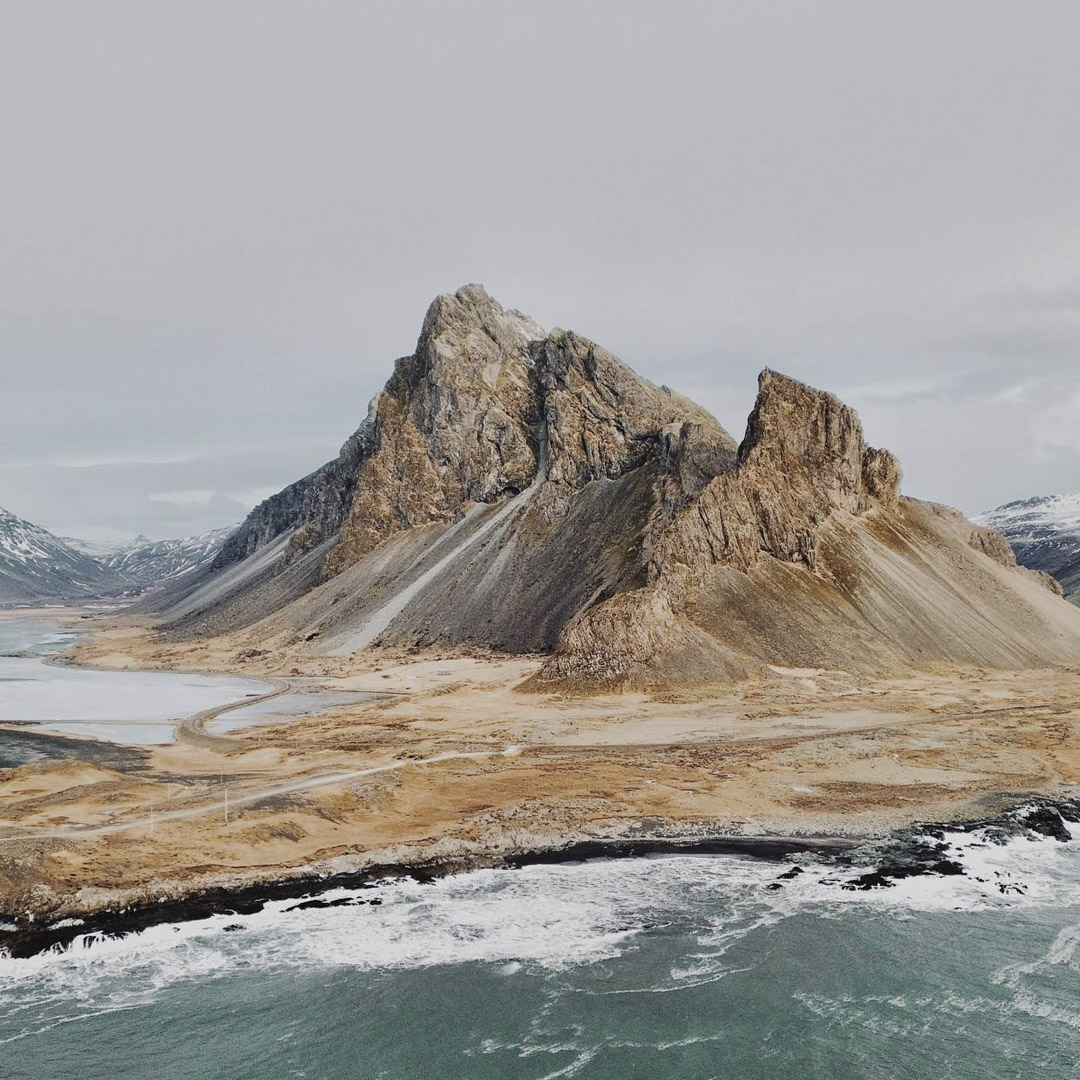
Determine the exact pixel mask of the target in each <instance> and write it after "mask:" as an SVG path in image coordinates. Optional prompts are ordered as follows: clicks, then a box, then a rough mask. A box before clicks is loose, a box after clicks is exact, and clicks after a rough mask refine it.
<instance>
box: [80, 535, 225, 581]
mask: <svg viewBox="0 0 1080 1080" xmlns="http://www.w3.org/2000/svg"><path fill="white" fill-rule="evenodd" d="M235 527H236V526H230V527H229V528H227V529H213V530H211V531H210V532H205V533H201V534H200V535H199V536H187V537H184V538H183V539H180V540H149V539H147V538H146V537H145V536H138V537H136V538H135V539H134V540H132V541H131V542H130V543H127V544H122V545H121V546H120V547H116V548H113V549H112V550H111V551H108V552H105V553H104V554H101V555H99V556H98V559H99V560H100V561H101V563H102V564H103V565H104V566H105V567H107V568H108V569H109V570H112V571H115V572H116V573H117V574H119V575H120V576H121V577H122V578H123V579H124V580H125V581H129V582H131V583H132V584H133V585H159V584H162V583H163V582H167V581H175V580H176V579H177V578H179V577H183V576H184V575H185V574H190V573H192V572H193V571H195V570H199V569H201V568H202V567H204V566H206V565H207V564H208V563H209V562H210V561H211V560H212V559H213V558H214V556H215V555H216V554H217V553H218V551H219V550H220V548H221V545H222V544H223V543H224V542H225V538H226V537H227V536H228V535H229V533H231V532H232V531H233V529H235Z"/></svg>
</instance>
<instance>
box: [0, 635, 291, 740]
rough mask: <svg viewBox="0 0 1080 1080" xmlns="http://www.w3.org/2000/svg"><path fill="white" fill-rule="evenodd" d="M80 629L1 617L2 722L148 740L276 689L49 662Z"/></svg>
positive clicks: (170, 734) (164, 736)
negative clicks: (199, 716) (188, 720)
mask: <svg viewBox="0 0 1080 1080" xmlns="http://www.w3.org/2000/svg"><path fill="white" fill-rule="evenodd" d="M76 637H77V631H75V630H73V629H68V628H65V627H61V626H57V625H56V624H54V623H50V622H49V621H47V620H45V619H38V618H34V617H25V618H23V617H18V618H6V619H0V723H9V724H10V723H16V724H20V725H22V724H25V725H28V726H31V727H33V728H35V729H37V730H42V731H50V732H56V733H58V734H64V735H81V736H89V737H91V738H95V739H104V740H108V741H110V742H118V743H126V744H134V745H153V744H161V743H169V742H173V741H174V740H175V725H176V723H177V722H178V721H179V720H181V719H182V718H184V717H185V716H191V715H193V714H195V713H199V712H203V711H205V710H207V709H214V708H217V707H219V706H222V705H228V704H230V703H232V702H237V701H243V700H244V699H245V698H248V697H257V696H259V695H260V694H265V693H267V692H268V691H270V690H271V689H273V688H272V687H271V686H270V685H269V684H267V683H264V682H259V681H256V680H254V679H241V678H234V677H228V676H219V675H186V674H181V673H177V672H165V671H97V670H93V669H89V668H76V667H65V666H63V665H60V664H55V663H50V662H48V658H49V656H50V654H54V653H57V652H60V651H62V650H63V649H64V648H66V647H67V646H69V645H70V644H71V643H72V642H73V641H74V640H75V639H76Z"/></svg>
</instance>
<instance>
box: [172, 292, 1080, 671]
mask: <svg viewBox="0 0 1080 1080" xmlns="http://www.w3.org/2000/svg"><path fill="white" fill-rule="evenodd" d="M161 615H162V620H163V629H164V630H165V631H166V632H167V633H170V634H172V635H173V636H177V637H184V636H202V635H210V634H220V633H224V632H228V631H238V630H241V629H244V628H249V633H250V636H253V637H257V638H259V639H261V640H265V641H272V642H274V643H276V644H280V645H281V646H285V647H296V648H304V649H309V650H311V651H313V652H317V653H321V654H328V655H348V654H350V653H353V652H356V651H358V650H361V649H364V648H367V647H369V646H372V645H380V646H381V645H389V646H419V647H424V646H430V645H440V646H459V647H463V648H471V649H476V648H481V649H497V650H504V651H510V652H516V653H542V654H546V655H547V659H546V661H545V663H544V665H543V668H542V670H541V671H540V673H539V675H538V676H537V677H536V679H537V683H538V684H561V685H569V686H577V687H590V686H606V685H636V684H642V685H645V684H648V685H655V684H658V683H659V684H663V683H686V682H694V681H708V680H712V679H717V678H731V677H739V676H742V675H746V674H748V673H751V672H754V671H761V670H762V669H763V668H764V667H765V666H766V665H770V664H772V665H784V666H790V667H828V668H844V669H846V670H852V671H867V672H884V671H904V670H910V669H911V668H913V667H920V666H921V667H925V666H928V665H933V664H936V663H940V662H950V663H961V664H972V665H982V666H998V667H1020V666H1038V665H1045V664H1075V663H1077V662H1078V661H1080V611H1077V610H1076V609H1075V608H1073V607H1071V606H1070V605H1068V604H1065V603H1063V602H1062V601H1061V599H1060V598H1059V597H1058V596H1057V595H1056V594H1055V593H1054V592H1053V591H1051V589H1050V588H1049V587H1048V583H1047V580H1046V579H1045V578H1044V577H1042V576H1040V575H1038V574H1034V573H1032V572H1029V571H1026V570H1023V569H1021V568H1018V567H1017V566H1016V561H1015V558H1014V556H1013V554H1012V551H1011V550H1010V548H1009V546H1008V544H1007V543H1006V542H1005V540H1004V539H1003V538H1002V537H1001V536H1000V535H998V534H997V533H994V532H992V531H989V530H986V529H984V528H981V527H979V526H976V525H973V524H971V523H970V522H968V521H966V520H965V519H964V518H963V517H962V516H961V515H960V514H958V513H956V512H955V511H952V510H949V509H947V508H944V507H940V506H935V505H932V504H928V503H923V502H919V501H918V500H914V499H910V498H905V497H902V496H901V494H900V471H899V467H898V465H897V463H896V461H895V460H894V459H893V457H892V455H891V454H889V453H888V452H887V451H884V450H878V449H874V448H873V447H870V446H869V445H867V443H866V442H865V440H864V438H863V433H862V429H861V426H860V424H859V421H858V417H857V416H856V415H855V413H854V412H853V411H852V410H851V409H849V408H847V407H846V406H845V405H843V404H842V403H841V402H840V401H838V400H837V399H836V398H835V397H833V396H832V395H831V394H827V393H823V392H821V391H819V390H815V389H813V388H811V387H809V386H805V385H803V384H802V383H799V382H796V381H795V380H793V379H790V378H788V377H786V376H784V375H781V374H779V373H777V372H774V371H765V372H763V373H762V375H761V377H760V380H759V386H758V396H757V400H756V403H755V405H754V409H753V412H752V413H751V415H750V418H749V421H748V424H747V429H746V433H745V436H744V438H743V439H742V441H741V443H738V444H736V442H735V440H734V439H733V438H732V437H731V436H730V435H729V434H728V433H727V432H726V431H724V430H723V428H722V427H721V426H720V425H719V424H718V423H717V422H716V420H715V419H714V418H713V417H712V416H711V415H709V414H708V413H707V412H706V411H705V410H703V409H701V408H700V407H699V406H698V405H696V404H694V403H693V402H692V401H689V400H688V399H686V398H684V397H682V396H680V395H679V394H676V393H674V392H673V391H671V390H669V389H668V388H666V387H656V386H654V385H653V384H651V383H649V382H647V381H646V380H644V379H642V378H640V377H639V376H637V375H636V374H635V373H634V372H632V371H631V370H630V369H629V368H628V367H626V365H624V364H623V363H622V362H621V361H619V360H618V359H617V358H616V357H614V356H613V355H612V354H611V353H609V352H607V351H606V350H604V349H602V348H601V347H600V346H598V345H596V344H594V343H593V342H591V341H589V340H587V339H585V338H583V337H581V336H579V335H577V334H575V333H572V332H568V331H564V330H553V331H551V332H545V331H544V330H542V329H541V328H540V327H539V326H537V325H536V324H535V323H534V322H532V320H530V319H529V318H527V317H526V316H524V315H522V314H521V313H519V312H516V311H507V310H504V309H503V308H502V307H501V306H500V305H499V304H498V303H496V302H495V301H494V300H493V299H492V298H491V297H490V296H488V295H487V293H486V292H484V290H483V289H482V288H481V287H480V286H475V285H471V286H466V287H464V288H462V289H459V290H458V291H457V292H456V293H454V294H453V295H448V296H441V297H438V298H437V299H436V300H435V301H434V303H433V304H432V305H431V307H430V308H429V310H428V313H427V316H426V318H425V320H424V324H423V327H422V330H421V333H420V338H419V340H418V342H417V347H416V351H415V352H414V353H413V354H412V355H411V356H407V357H404V358H402V359H400V360H398V361H397V362H396V364H395V366H394V371H393V374H392V375H391V378H390V380H389V381H388V382H387V384H386V386H385V388H384V390H383V391H382V393H380V394H379V395H378V396H377V397H376V398H375V400H374V401H373V402H372V404H371V406H370V407H369V410H368V415H367V418H366V419H365V421H364V422H363V424H361V426H360V428H359V429H358V430H357V432H356V433H355V434H354V435H353V436H352V437H351V438H349V439H348V440H347V441H346V443H345V444H344V446H343V447H342V450H341V452H340V454H339V455H338V457H337V458H335V459H334V460H333V461H331V462H329V463H328V464H326V465H325V466H323V467H322V468H321V469H318V470H316V471H315V472H314V473H312V474H310V475H309V476H307V477H304V478H303V479H301V480H299V481H297V482H296V483H294V484H292V485H290V486H289V487H287V488H285V489H284V490H283V491H281V492H279V493H278V494H277V495H275V496H273V497H271V498H270V499H268V500H266V501H265V502H264V503H262V504H261V505H260V506H258V507H256V509H255V510H254V511H253V512H252V513H251V515H250V516H249V517H248V518H247V520H246V521H245V522H244V523H243V524H242V525H241V526H240V528H239V529H237V530H236V532H234V533H233V534H232V535H231V536H230V537H229V538H228V540H226V542H225V544H224V545H223V546H222V548H221V551H220V552H219V553H218V555H217V557H216V558H215V559H214V561H213V563H212V564H211V565H210V567H209V568H208V569H207V570H205V571H203V572H201V573H199V574H195V575H192V577H191V578H190V579H188V581H187V582H185V584H184V586H183V588H180V589H173V590H170V591H169V592H168V593H167V594H166V598H165V600H164V601H163V604H162V611H161Z"/></svg>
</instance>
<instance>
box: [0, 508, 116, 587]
mask: <svg viewBox="0 0 1080 1080" xmlns="http://www.w3.org/2000/svg"><path fill="white" fill-rule="evenodd" d="M123 584H124V582H123V580H122V579H121V578H120V577H119V576H118V575H117V574H116V573H115V571H113V570H111V569H110V568H108V567H106V566H103V565H102V564H101V563H100V562H98V561H97V560H96V559H95V558H93V557H92V556H90V555H88V554H86V553H85V552H83V551H78V550H76V549H75V548H73V547H72V546H71V545H70V544H68V543H65V542H64V541H63V540H62V539H60V537H58V536H54V535H53V534H52V533H51V532H49V531H48V530H47V529H43V528H41V527H40V526H38V525H34V524H32V523H31V522H29V521H24V520H23V519H22V518H19V517H16V516H15V515H14V514H12V513H10V512H9V511H7V510H4V509H2V508H0V603H4V604H11V603H35V602H39V601H46V600H73V599H85V598H87V597H90V596H98V595H102V594H104V593H109V592H115V591H119V590H120V589H122V588H123Z"/></svg>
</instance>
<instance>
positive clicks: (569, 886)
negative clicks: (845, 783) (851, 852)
mask: <svg viewBox="0 0 1080 1080" xmlns="http://www.w3.org/2000/svg"><path fill="white" fill-rule="evenodd" d="M951 839H952V840H953V841H954V843H955V845H956V855H957V857H958V858H960V859H961V861H962V862H963V864H964V866H965V868H966V870H967V874H966V875H965V876H963V877H948V878H941V877H920V878H913V879H908V880H904V881H901V882H898V883H897V884H896V886H894V887H893V888H891V889H884V890H874V891H871V892H848V891H845V890H843V889H842V888H840V887H839V886H838V885H837V884H835V882H836V881H837V879H838V877H843V876H844V875H843V874H840V875H838V874H837V872H836V870H835V868H830V867H827V866H824V865H822V864H819V863H816V862H815V861H813V860H805V870H804V872H803V873H802V874H800V875H799V876H798V877H797V878H794V879H791V878H789V879H785V880H783V881H781V882H779V884H781V886H782V887H781V888H778V889H770V888H769V886H770V885H771V884H776V883H777V878H778V876H779V874H780V873H781V872H783V871H785V870H786V869H787V868H786V867H785V866H782V865H777V864H770V863H766V862H761V861H755V860H752V859H743V858H736V857H731V856H670V857H662V858H660V857H658V858H639V859H628V860H621V861H598V862H590V863H585V864H580V865H565V866H535V867H528V868H525V869H522V870H490V871H478V872H475V873H471V874H465V875H461V876H458V877H454V878H448V879H444V880H441V881H438V882H436V883H434V884H426V885H425V884H418V883H416V882H412V881H398V882H388V883H386V884H384V885H380V886H377V887H375V888H372V889H364V890H359V891H355V892H344V891H342V892H338V893H331V894H327V896H325V897H323V898H322V899H323V900H331V901H333V900H336V901H339V902H340V906H333V907H320V908H314V909H311V908H309V909H306V910H303V909H301V910H297V903H298V902H297V901H295V900H293V901H281V902H277V901H275V902H273V903H271V904H269V905H268V906H267V908H265V909H264V910H263V911H262V912H260V913H258V914H255V915H249V916H233V917H229V916H224V915H223V916H216V917H214V918H212V919H209V920H204V921H202V922H199V923H187V924H178V925H167V926H159V927H155V928H152V929H150V930H148V931H145V932H143V933H141V934H138V935H133V936H130V937H128V938H124V939H120V940H112V941H100V942H96V943H86V942H82V943H80V944H79V946H78V947H76V948H75V949H73V950H71V951H69V952H67V953H64V954H52V955H43V956H38V957H34V958H31V959H27V960H11V959H0V1074H2V1075H3V1076H4V1077H5V1078H7V1080H24V1078H33V1080H46V1078H47V1080H68V1078H71V1080H75V1078H85V1080H96V1078H109V1080H115V1078H117V1077H154V1078H160V1080H181V1078H183V1080H196V1078H200V1080H201V1078H204V1077H221V1078H226V1077H228V1078H234V1077H235V1078H237V1080H239V1078H252V1080H254V1078H278V1077H310V1078H326V1080H330V1078H352V1077H365V1078H366V1077H372V1078H375V1077H388V1078H395V1080H396V1078H402V1080H405V1078H423V1077H439V1078H443V1080H445V1078H455V1077H476V1078H487V1077H491V1078H496V1077H497V1078H530V1080H540V1078H555V1077H581V1078H591V1080H599V1078H605V1080H606V1078H613V1080H614V1078H636V1077H642V1078H645V1077H649V1078H655V1077H664V1078H666V1077H673V1078H674V1077H685V1078H707V1077H724V1078H732V1080H735V1078H758V1077H761V1078H766V1077H768V1078H775V1077H785V1078H793V1080H799V1078H837V1080H851V1078H856V1077H875V1078H879V1077H880V1078H882V1080H885V1078H888V1080H900V1078H907V1077H911V1078H915V1077H918V1078H927V1080H938V1078H941V1077H950V1078H972V1080H975V1078H978V1080H988V1078H999V1077H1000V1078H1005V1077H1009V1078H1014V1077H1015V1078H1017V1080H1020V1078H1024V1080H1027V1078H1031V1077H1035V1076H1038V1077H1046V1078H1059V1077H1061V1078H1064V1077H1071V1076H1075V1075H1078V1071H1080V955H1077V947H1078V945H1080V851H1078V849H1080V843H1075V842H1074V843H1068V844H1066V843H1060V842H1057V841H1053V840H1029V839H1016V840H1013V841H1012V842H1010V843H1009V844H1008V845H1006V846H998V845H993V844H985V843H983V842H982V841H980V839H979V838H978V837H975V838H972V837H952V838H951ZM848 876H850V872H849V874H848ZM373 900H376V901H379V903H372V902H371V901H373ZM290 908H291V909H293V910H289V909H290Z"/></svg>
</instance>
